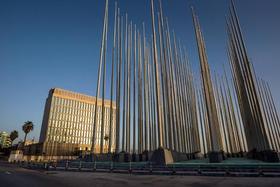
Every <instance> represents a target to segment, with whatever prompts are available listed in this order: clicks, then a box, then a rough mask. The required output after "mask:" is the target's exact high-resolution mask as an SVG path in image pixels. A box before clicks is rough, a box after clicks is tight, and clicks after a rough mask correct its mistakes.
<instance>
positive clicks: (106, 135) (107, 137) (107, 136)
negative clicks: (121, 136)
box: [104, 134, 110, 152]
mask: <svg viewBox="0 0 280 187" xmlns="http://www.w3.org/2000/svg"><path fill="white" fill-rule="evenodd" d="M109 138H110V137H109V135H108V134H105V137H104V140H105V142H106V145H107V147H108V140H109ZM108 152H109V147H108Z"/></svg>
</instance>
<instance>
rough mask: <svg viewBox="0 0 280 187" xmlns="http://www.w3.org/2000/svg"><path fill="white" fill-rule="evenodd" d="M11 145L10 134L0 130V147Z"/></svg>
mask: <svg viewBox="0 0 280 187" xmlns="http://www.w3.org/2000/svg"><path fill="white" fill-rule="evenodd" d="M11 145H12V141H11V139H10V135H9V134H8V133H6V132H4V131H3V132H0V148H7V147H10V146H11Z"/></svg>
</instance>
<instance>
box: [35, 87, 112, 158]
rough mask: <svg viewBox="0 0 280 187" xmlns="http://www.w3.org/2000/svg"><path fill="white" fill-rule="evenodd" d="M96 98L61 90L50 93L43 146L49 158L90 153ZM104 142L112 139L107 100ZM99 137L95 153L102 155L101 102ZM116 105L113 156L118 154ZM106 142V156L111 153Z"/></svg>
mask: <svg viewBox="0 0 280 187" xmlns="http://www.w3.org/2000/svg"><path fill="white" fill-rule="evenodd" d="M95 100H96V99H95V97H92V96H88V95H83V94H79V93H75V92H71V91H67V90H63V89H59V88H53V89H51V90H50V91H49V95H48V98H47V100H46V105H45V111H44V117H43V123H42V128H41V134H40V143H44V147H43V153H44V154H46V155H63V154H64V155H69V154H70V153H73V152H74V151H90V150H91V143H92V135H93V120H94V110H95ZM104 106H105V107H104V108H105V112H104V114H105V115H104V133H103V138H104V137H106V136H108V137H109V135H110V128H109V127H110V123H109V120H110V101H108V100H105V105H104ZM97 109H98V111H97V132H96V133H97V134H96V140H95V142H96V146H95V149H96V150H95V153H98V152H100V143H101V124H102V123H101V121H102V100H101V99H99V100H98V107H97ZM115 111H116V105H115V103H114V102H113V115H112V131H111V137H109V139H111V141H112V147H111V152H114V150H115V136H116V131H115V129H116V128H115V125H116V123H115V121H116V114H115ZM108 144H109V140H108V139H107V141H106V140H105V139H103V145H104V146H103V152H108Z"/></svg>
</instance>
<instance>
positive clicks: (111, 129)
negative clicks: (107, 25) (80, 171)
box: [108, 2, 119, 153]
mask: <svg viewBox="0 0 280 187" xmlns="http://www.w3.org/2000/svg"><path fill="white" fill-rule="evenodd" d="M117 8H118V6H117V2H115V21H114V44H113V49H112V67H111V71H112V73H111V99H110V100H111V102H110V119H109V145H108V152H109V153H110V152H111V147H112V140H113V137H112V131H113V128H112V123H113V95H114V93H113V92H114V71H115V70H114V67H115V49H116V30H117V25H118V24H119V23H117Z"/></svg>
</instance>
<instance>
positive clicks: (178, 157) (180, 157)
mask: <svg viewBox="0 0 280 187" xmlns="http://www.w3.org/2000/svg"><path fill="white" fill-rule="evenodd" d="M171 153H172V156H173V160H174V162H182V161H187V160H190V158H191V157H194V154H186V153H181V152H177V151H171Z"/></svg>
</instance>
